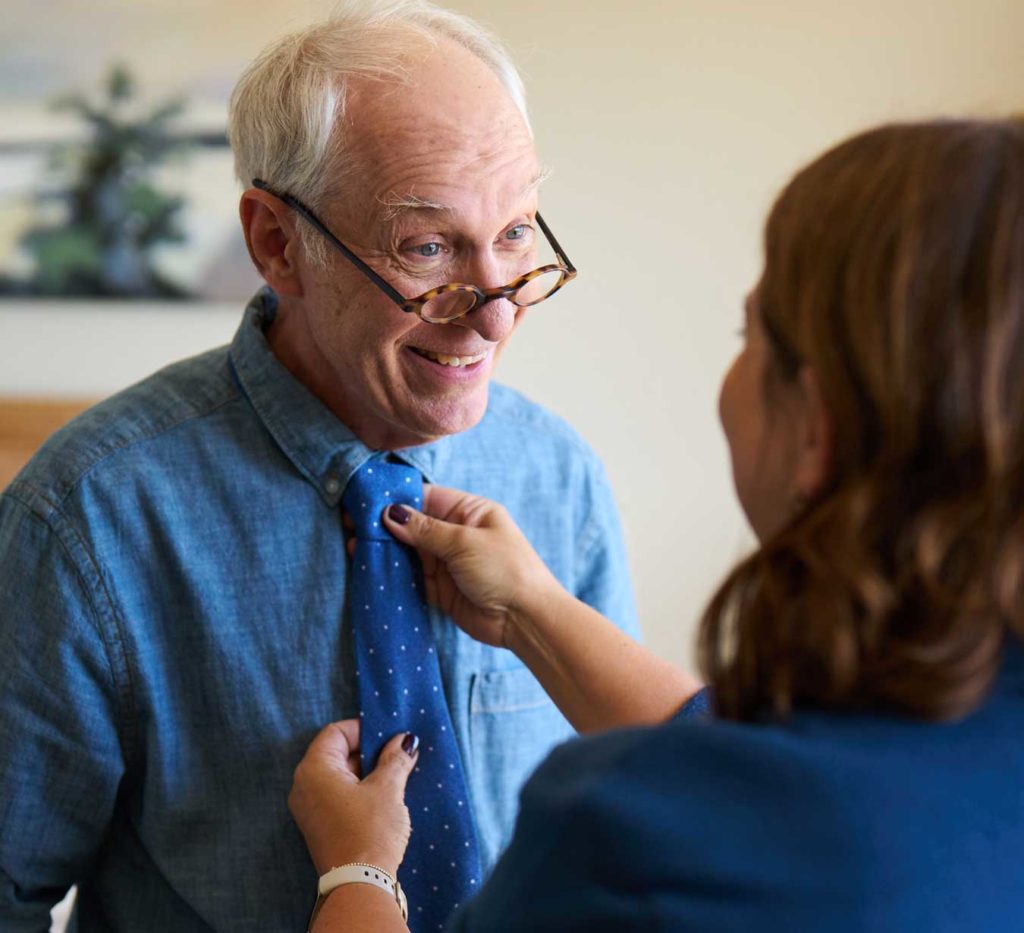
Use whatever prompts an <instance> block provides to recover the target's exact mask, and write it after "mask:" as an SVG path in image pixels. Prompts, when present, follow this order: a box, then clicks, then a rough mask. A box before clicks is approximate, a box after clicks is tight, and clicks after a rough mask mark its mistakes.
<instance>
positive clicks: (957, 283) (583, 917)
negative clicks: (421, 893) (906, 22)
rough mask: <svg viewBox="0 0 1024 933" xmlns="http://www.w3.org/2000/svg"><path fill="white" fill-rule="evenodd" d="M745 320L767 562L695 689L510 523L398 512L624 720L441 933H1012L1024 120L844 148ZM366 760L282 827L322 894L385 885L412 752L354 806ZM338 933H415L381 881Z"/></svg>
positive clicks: (705, 637)
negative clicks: (609, 619) (293, 824)
mask: <svg viewBox="0 0 1024 933" xmlns="http://www.w3.org/2000/svg"><path fill="white" fill-rule="evenodd" d="M746 319H747V327H746V337H745V345H744V347H743V350H742V352H741V353H740V355H739V356H738V358H737V359H736V361H735V363H734V364H733V366H732V368H731V369H730V371H729V373H728V374H727V375H726V377H725V381H724V384H723V387H722V392H721V400H720V413H721V419H722V423H723V427H724V429H725V433H726V436H727V439H728V441H729V447H730V452H731V457H732V465H733V475H734V479H735V485H736V490H737V494H738V496H739V499H740V502H741V504H742V506H743V508H744V510H745V512H746V514H747V516H748V518H749V520H750V522H751V524H752V526H753V528H754V531H755V532H756V534H757V536H758V539H759V542H760V545H759V547H758V548H757V550H756V551H755V552H754V553H753V554H752V555H751V556H750V557H749V558H747V559H746V560H744V561H743V562H742V563H740V565H739V566H738V567H736V568H735V569H734V570H733V571H732V573H731V574H730V575H729V576H728V577H727V579H726V580H725V582H724V583H723V584H722V585H721V587H720V588H719V590H718V592H717V594H716V595H715V596H714V598H713V599H712V601H711V603H710V606H709V608H708V609H707V611H706V613H705V616H704V619H703V622H702V626H701V632H700V643H699V648H700V659H701V666H702V669H703V672H704V674H705V677H706V678H707V682H708V685H709V688H708V690H707V691H701V692H699V693H696V694H695V695H694V690H695V686H696V685H694V684H691V682H690V681H689V680H688V679H687V678H686V677H685V676H684V675H682V674H680V673H679V672H677V671H675V670H673V669H671V668H670V667H669V666H668V665H665V664H664V663H663V662H660V661H658V660H657V659H655V658H654V657H653V656H651V655H650V654H649V653H647V652H646V651H644V649H642V648H640V647H639V646H637V645H635V644H634V643H632V642H629V641H628V640H627V639H626V638H625V636H623V635H622V634H621V633H620V632H618V631H617V630H616V629H614V628H613V627H611V626H610V625H608V624H606V623H605V622H604V620H602V619H601V618H600V617H599V616H597V615H596V614H595V613H593V611H592V610H589V609H588V608H587V607H586V606H584V605H583V604H581V603H579V602H577V601H575V600H573V599H572V597H571V596H569V595H568V594H567V593H565V592H564V591H562V590H561V589H560V587H559V586H558V584H557V583H556V582H555V581H554V579H553V577H552V576H551V575H550V574H549V573H548V572H547V570H546V568H545V567H544V565H543V563H542V561H541V560H540V559H539V558H538V557H537V555H536V554H534V553H533V551H532V550H531V549H530V548H529V545H528V544H527V543H526V541H525V540H524V539H523V538H522V536H521V535H520V534H519V532H518V529H516V527H515V525H514V524H513V523H512V521H511V519H509V518H508V516H507V515H506V514H505V513H504V512H503V510H502V509H501V508H500V507H498V506H496V505H494V504H493V503H490V502H487V501H485V500H481V499H477V498H475V497H471V496H468V495H466V494H463V493H459V492H456V491H454V490H446V489H442V488H438V487H432V488H429V491H428V495H427V498H426V501H425V503H424V512H422V513H420V512H416V511H413V510H410V509H406V508H404V507H401V506H392V508H391V509H390V510H388V513H387V514H386V521H387V524H388V527H389V528H390V530H391V531H392V532H393V534H394V535H395V536H396V537H397V538H399V539H400V540H401V541H403V542H405V543H407V544H410V545H412V546H414V547H416V548H417V549H418V550H419V552H420V554H421V556H422V558H423V561H424V569H425V578H426V581H427V589H428V595H429V596H430V598H432V600H433V601H434V602H436V603H437V604H438V605H440V606H441V608H442V609H443V610H444V611H445V612H446V613H447V614H448V615H449V616H450V617H451V618H452V619H454V620H455V622H457V623H458V624H459V625H460V626H461V627H463V628H464V629H465V630H466V631H467V632H469V633H470V634H471V635H473V636H474V637H477V638H480V639H482V640H484V641H487V642H490V643H492V644H498V645H504V646H506V647H508V648H510V649H511V650H512V651H513V652H515V653H516V655H518V657H519V658H520V659H521V660H522V661H523V662H524V663H525V664H526V666H527V667H529V668H530V670H531V671H533V673H534V674H535V675H536V676H537V678H538V679H539V680H540V681H541V683H542V684H543V685H544V686H545V688H546V689H547V690H548V692H549V693H550V694H551V695H552V697H553V698H554V699H555V700H556V702H557V703H558V704H559V706H560V708H561V709H562V711H563V712H564V713H565V715H566V716H567V717H568V718H569V719H570V721H572V722H573V723H574V724H575V725H576V726H577V727H578V728H580V729H581V731H589V732H605V730H607V729H608V728H609V727H612V726H633V727H634V728H628V729H617V730H616V731H613V732H605V734H601V735H595V736H591V737H587V738H585V739H582V740H579V741H576V742H572V743H570V744H568V745H565V746H563V747H562V748H561V749H559V750H558V751H556V752H555V753H554V754H553V755H552V756H551V757H550V758H549V760H548V761H547V762H546V763H545V764H544V765H542V767H541V768H540V769H539V770H538V771H537V773H536V774H535V775H534V777H533V778H532V779H531V782H530V783H529V785H528V786H527V788H526V789H525V791H524V793H523V796H522V810H521V813H520V817H519V822H518V824H517V829H516V833H515V836H514V838H513V840H512V842H511V844H510V846H509V849H508V851H507V852H506V854H505V855H504V857H503V858H502V860H501V861H500V862H499V863H498V866H497V868H496V869H495V872H494V874H493V876H492V877H491V879H490V880H489V881H488V882H487V883H486V885H485V886H484V887H483V890H482V891H481V893H480V894H479V895H478V896H477V897H476V898H475V899H474V900H473V901H471V902H470V903H469V904H467V905H465V906H464V907H463V909H462V910H460V911H459V912H458V914H457V915H456V917H455V918H454V920H453V922H452V925H451V929H452V930H457V931H487V933H498V931H502V930H524V931H525V930H528V931H544V930H552V931H554V930H586V931H599V930H609V931H611V930H615V931H622V930H632V929H636V930H754V929H756V930H760V931H764V930H780V931H783V930H784V931H792V930H807V929H814V930H828V931H830V933H836V931H847V930H872V931H875V930H894V931H895V930H901V931H902V930H908V929H914V928H921V929H927V930H930V931H935V930H950V931H953V930H956V931H964V930H972V931H973V930H1000V931H1003V930H1013V929H1024V885H1022V884H1021V883H1020V875H1021V868H1020V865H1021V860H1022V858H1024V791H1022V788H1024V742H1022V740H1021V735H1022V733H1024V650H1022V646H1021V642H1020V638H1021V636H1022V634H1024V366H1022V361H1024V122H1021V121H1017V120H1006V121H970V122H968V121H962V122H935V123H926V124H908V125H894V126H887V127H882V128H880V129H876V130H873V131H870V132H867V133H864V134H862V135H859V136H857V137H855V138H853V139H851V140H849V141H847V142H845V143H843V144H841V145H839V146H838V147H836V148H835V149H833V150H831V151H830V152H828V153H826V154H825V155H824V156H822V157H821V158H819V159H818V160H817V161H815V162H814V163H813V164H811V165H810V166H809V167H807V168H806V169H804V170H803V171H802V172H800V173H799V174H798V175H797V176H796V177H795V178H794V179H793V181H792V182H791V183H790V184H789V185H788V186H787V187H786V189H785V190H784V191H783V193H782V194H781V196H780V197H779V199H778V201H777V202H776V204H775V207H774V208H773V210H772V212H771V215H770V217H769V219H768V223H767V228H766V236H765V268H764V273H763V276H762V278H761V281H760V283H759V284H758V285H757V287H756V288H755V289H754V290H753V292H752V293H751V295H750V297H749V298H748V301H747V307H746ZM709 696H710V697H711V698H712V699H711V707H712V711H711V712H702V708H703V707H704V706H705V705H706V704H707V700H708V697H709ZM357 742H358V730H357V729H356V728H355V726H354V724H353V723H342V724H335V725H333V726H330V727H328V728H327V729H326V730H324V732H323V733H321V735H320V736H319V737H318V738H317V739H316V740H315V741H314V743H313V745H312V746H311V747H310V750H309V751H308V752H307V755H306V758H305V759H304V760H303V762H302V764H300V766H299V768H298V770H297V772H296V782H295V786H294V788H293V791H292V797H291V801H290V802H291V805H292V809H293V813H294V814H295V817H296V820H297V822H298V823H299V826H300V828H301V829H302V831H303V833H304V834H305V836H306V840H307V843H308V844H309V846H310V851H311V853H312V855H313V859H314V862H315V863H316V865H317V867H318V870H319V871H320V872H326V871H328V869H329V868H332V867H334V866H338V865H342V864H345V863H346V862H369V863H372V864H375V865H378V866H380V867H381V868H383V869H385V870H386V873H389V874H392V875H393V874H394V873H395V871H396V870H397V868H398V865H399V863H400V862H401V857H402V853H403V851H404V847H405V841H406V840H407V838H408V832H409V818H408V814H407V813H406V811H405V809H404V806H403V805H402V794H403V790H404V786H405V781H406V778H407V777H408V775H409V773H410V771H411V770H412V768H413V765H414V762H415V759H416V755H417V750H416V742H415V741H414V740H413V738H412V737H410V736H404V737H403V736H398V737H396V739H395V740H394V741H393V742H392V743H391V744H390V745H389V746H388V747H387V748H386V749H385V751H384V752H383V753H382V755H381V759H380V763H379V765H378V767H377V769H376V770H375V771H374V772H373V773H372V774H371V775H369V776H367V777H366V778H364V779H363V780H362V781H360V780H359V779H358V777H357V776H356V775H355V773H354V771H353V770H352V768H351V766H350V763H349V755H350V753H351V752H352V751H353V749H354V748H355V746H356V744H357ZM403 748H404V751H403ZM415 779H416V778H415V776H413V777H412V780H415ZM323 908H324V909H323V910H322V911H321V913H320V916H319V918H318V920H317V924H316V925H315V927H314V929H316V930H318V931H330V930H332V929H342V926H340V925H334V926H332V923H334V921H332V916H334V917H343V918H344V929H345V930H349V931H352V930H362V929H365V930H374V931H377V933H383V931H388V930H392V929H394V930H402V929H404V928H405V926H404V923H403V920H402V915H401V913H400V912H399V911H398V909H397V907H396V905H395V902H394V901H393V900H389V899H388V898H387V897H385V896H383V895H382V894H381V891H379V890H375V889H374V888H373V887H370V886H368V885H365V884H351V885H344V886H341V887H338V888H336V889H334V891H333V892H332V893H330V894H329V895H328V896H327V898H326V900H325V901H324V905H323ZM360 924H363V925H360Z"/></svg>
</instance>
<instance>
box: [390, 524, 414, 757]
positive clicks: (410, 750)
mask: <svg viewBox="0 0 1024 933" xmlns="http://www.w3.org/2000/svg"><path fill="white" fill-rule="evenodd" d="M391 508H395V506H391ZM419 748H420V737H419V736H418V735H413V734H412V733H411V732H406V733H405V738H404V739H402V751H403V752H405V753H406V754H407V755H408V756H409V757H410V758H414V757H415V755H416V752H418V751H419Z"/></svg>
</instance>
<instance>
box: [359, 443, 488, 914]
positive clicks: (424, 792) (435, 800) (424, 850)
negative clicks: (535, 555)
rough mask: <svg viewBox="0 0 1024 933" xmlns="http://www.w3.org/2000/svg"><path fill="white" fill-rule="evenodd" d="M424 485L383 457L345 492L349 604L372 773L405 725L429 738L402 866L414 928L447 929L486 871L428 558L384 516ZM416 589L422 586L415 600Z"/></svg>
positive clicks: (412, 792)
mask: <svg viewBox="0 0 1024 933" xmlns="http://www.w3.org/2000/svg"><path fill="white" fill-rule="evenodd" d="M421 489H422V480H421V478H420V476H419V474H418V473H417V472H416V471H415V470H413V469H412V468H410V467H407V466H404V465H401V464H394V463H385V462H376V461H375V462H374V463H373V466H372V467H370V466H365V467H363V469H361V470H359V471H358V472H357V473H356V474H355V475H354V476H353V477H352V479H351V480H350V481H349V485H348V488H347V489H346V490H345V493H344V496H343V502H344V504H345V508H346V510H347V511H348V513H349V515H350V516H351V518H352V520H353V522H354V523H355V535H356V541H357V544H356V559H355V560H353V562H352V564H351V568H352V570H351V580H350V584H349V585H350V594H349V601H348V603H349V607H350V610H349V611H350V616H351V619H350V621H351V624H352V630H353V634H354V641H355V651H356V666H357V669H358V674H359V677H358V680H357V687H358V695H359V703H360V719H361V722H362V728H363V740H362V742H361V749H360V752H361V758H362V766H363V772H364V773H367V772H368V771H369V770H370V769H371V768H372V766H373V764H374V763H375V762H376V758H377V755H378V753H379V751H380V748H381V746H382V745H383V744H384V743H385V742H386V741H387V740H388V739H390V738H391V736H393V735H394V734H395V733H396V732H399V731H410V732H415V733H416V734H417V735H419V737H420V740H421V743H420V756H419V760H418V762H417V765H416V768H415V770H414V775H413V778H412V779H411V780H410V782H409V786H408V791H407V796H406V800H407V803H408V806H409V812H410V813H411V814H412V826H413V833H412V838H411V840H410V844H409V849H408V851H407V853H406V857H405V861H404V862H403V863H402V867H401V870H400V876H401V882H402V885H403V887H405V888H406V891H407V894H408V897H409V903H410V904H411V905H414V906H415V910H414V913H413V915H412V916H411V917H410V927H411V929H412V931H413V933H424V931H426V930H434V929H438V928H441V927H443V926H444V921H445V919H446V918H447V917H448V915H449V913H450V912H451V911H452V910H453V909H454V907H455V905H456V904H457V903H460V902H462V901H464V900H465V899H466V897H467V896H468V895H469V894H470V893H471V891H472V888H473V887H474V886H475V885H476V879H477V878H478V877H479V873H480V859H479V852H478V846H477V840H476V829H475V826H474V825H473V821H472V815H471V810H470V808H468V807H466V806H465V805H464V801H465V799H466V780H465V774H464V770H463V765H462V761H461V758H460V757H459V750H458V745H457V743H456V741H455V736H454V730H453V729H451V728H450V726H451V716H450V714H449V712H448V707H447V704H446V700H445V694H444V690H443V689H442V684H441V674H440V668H439V666H438V659H437V653H436V652H435V650H434V645H433V633H432V630H431V626H430V624H429V616H428V615H427V609H426V605H425V603H424V601H423V596H422V593H423V589H422V581H421V579H420V568H419V562H418V560H417V558H416V557H415V554H414V553H413V552H411V551H410V550H409V549H407V548H405V547H403V546H402V545H400V544H399V543H398V542H397V541H396V540H395V539H394V538H393V537H392V536H391V535H390V534H389V533H388V531H387V530H386V529H385V528H384V527H383V523H382V522H380V521H379V518H380V515H381V512H382V511H383V510H384V509H385V508H386V507H387V506H388V505H390V504H392V503H395V502H398V503H403V504H414V505H417V506H418V505H419V502H420V499H421V495H422V492H421ZM410 589H411V590H413V591H414V592H415V594H416V598H415V599H413V601H412V602H410V600H409V597H408V595H407V594H408V592H409V591H410ZM400 593H401V594H403V595H402V596H401V597H399V594H400Z"/></svg>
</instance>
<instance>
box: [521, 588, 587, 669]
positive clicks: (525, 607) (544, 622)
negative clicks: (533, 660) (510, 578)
mask: <svg viewBox="0 0 1024 933" xmlns="http://www.w3.org/2000/svg"><path fill="white" fill-rule="evenodd" d="M545 574H546V575H545V576H544V577H541V578H540V579H539V580H538V581H537V582H535V583H532V584H530V585H527V586H523V587H520V588H519V589H518V592H519V594H520V595H519V597H518V598H517V599H516V602H515V604H514V605H512V606H510V607H509V610H508V621H507V622H506V624H505V633H504V634H505V647H506V648H508V649H509V650H510V651H511V652H512V653H513V654H514V655H516V657H518V658H519V660H521V661H524V662H527V663H528V661H529V658H530V657H531V656H535V655H536V654H537V653H538V652H539V653H541V654H544V655H547V654H548V653H549V648H548V645H547V638H546V634H547V633H546V629H547V627H548V625H549V624H550V623H551V622H552V621H553V620H554V619H557V618H558V617H559V616H560V615H561V614H562V610H561V609H560V607H561V606H564V605H565V604H566V603H571V602H574V601H575V598H574V597H573V596H572V595H571V594H570V593H569V592H568V591H567V590H566V589H565V588H564V587H563V586H562V585H561V584H560V583H559V582H558V580H557V579H555V577H554V575H553V574H551V573H549V572H547V570H546V568H545Z"/></svg>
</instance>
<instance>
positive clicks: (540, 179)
mask: <svg viewBox="0 0 1024 933" xmlns="http://www.w3.org/2000/svg"><path fill="white" fill-rule="evenodd" d="M554 174H555V173H554V171H553V170H552V169H549V168H540V169H539V170H538V171H537V174H536V175H534V176H533V178H532V179H530V183H529V184H528V185H527V186H526V187H525V188H523V191H522V194H521V195H520V197H523V198H525V197H526V196H527V195H530V194H533V192H534V191H536V190H537V189H538V188H539V187H540V186H541V185H543V184H544V182H546V181H547V180H548V179H549V178H550V177H551V176H552V175H554Z"/></svg>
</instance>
